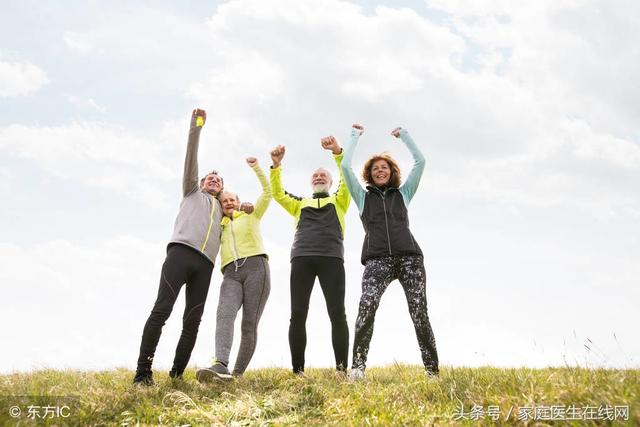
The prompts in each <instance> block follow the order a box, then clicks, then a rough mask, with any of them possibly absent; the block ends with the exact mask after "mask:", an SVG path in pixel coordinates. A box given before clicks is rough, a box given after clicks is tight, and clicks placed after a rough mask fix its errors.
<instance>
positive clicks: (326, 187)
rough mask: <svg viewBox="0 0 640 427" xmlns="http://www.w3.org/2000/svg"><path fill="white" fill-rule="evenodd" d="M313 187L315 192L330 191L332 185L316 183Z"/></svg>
mask: <svg viewBox="0 0 640 427" xmlns="http://www.w3.org/2000/svg"><path fill="white" fill-rule="evenodd" d="M312 188H313V192H314V193H328V192H329V188H331V187H330V186H329V185H327V184H317V185H314V186H313V187H312Z"/></svg>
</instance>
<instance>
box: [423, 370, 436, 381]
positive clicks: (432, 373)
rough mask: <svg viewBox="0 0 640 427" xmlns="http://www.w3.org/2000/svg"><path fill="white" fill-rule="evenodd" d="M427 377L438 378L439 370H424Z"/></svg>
mask: <svg viewBox="0 0 640 427" xmlns="http://www.w3.org/2000/svg"><path fill="white" fill-rule="evenodd" d="M424 373H425V375H426V376H427V378H434V379H435V378H438V375H439V374H438V370H437V369H435V370H434V369H432V368H425V370H424Z"/></svg>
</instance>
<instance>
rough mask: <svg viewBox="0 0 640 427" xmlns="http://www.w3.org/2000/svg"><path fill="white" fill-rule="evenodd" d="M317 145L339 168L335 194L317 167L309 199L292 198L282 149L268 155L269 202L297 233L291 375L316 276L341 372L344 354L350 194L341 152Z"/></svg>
mask: <svg viewBox="0 0 640 427" xmlns="http://www.w3.org/2000/svg"><path fill="white" fill-rule="evenodd" d="M321 143H322V147H323V148H324V149H326V150H330V151H331V152H332V153H333V157H334V159H335V161H336V164H337V166H338V171H339V174H340V183H339V184H338V191H336V192H335V193H333V194H329V190H330V188H331V184H332V179H331V174H330V173H329V172H328V171H327V170H325V169H322V168H320V169H317V170H316V171H315V172H314V173H313V175H312V176H311V185H312V188H313V195H312V196H311V197H306V198H303V197H297V196H294V195H292V194H290V193H287V192H286V191H284V189H283V187H282V180H281V171H282V168H281V166H280V164H281V162H282V159H283V158H284V154H285V147H284V146H282V145H279V146H277V147H276V148H275V149H274V150H273V151H271V160H272V162H273V165H272V166H271V193H272V195H273V198H274V199H275V200H276V201H277V202H278V203H279V204H280V205H281V206H282V207H283V208H284V209H285V210H286V211H287V212H288V213H289V214H291V215H292V216H293V217H294V219H295V221H294V224H295V227H296V232H295V236H294V240H293V245H292V247H291V277H290V290H291V320H290V324H289V347H290V349H291V363H292V365H293V372H294V373H296V374H300V375H302V374H303V373H304V363H305V360H304V352H305V347H306V345H307V333H306V328H305V323H306V320H307V313H308V311H309V298H310V297H311V290H312V289H313V285H314V283H315V279H316V277H317V278H318V280H319V281H320V286H321V288H322V293H323V295H324V298H325V301H326V304H327V311H328V312H329V318H330V319H331V338H332V343H333V351H334V355H335V360H336V369H337V370H339V371H342V372H344V370H345V369H346V367H347V357H348V356H347V355H348V351H349V329H348V326H347V318H346V314H345V309H344V285H345V283H344V282H345V280H344V277H345V274H344V244H343V238H344V215H345V213H346V212H347V209H348V208H349V203H350V202H351V196H350V195H349V191H348V190H347V187H346V185H345V183H344V180H343V179H342V172H341V171H340V163H341V162H342V148H341V147H340V145H339V144H338V141H337V140H336V139H335V138H333V137H328V138H323V139H322V141H321Z"/></svg>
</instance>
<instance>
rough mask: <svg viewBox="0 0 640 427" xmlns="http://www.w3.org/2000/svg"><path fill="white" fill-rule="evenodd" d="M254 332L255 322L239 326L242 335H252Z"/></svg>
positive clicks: (243, 323)
mask: <svg viewBox="0 0 640 427" xmlns="http://www.w3.org/2000/svg"><path fill="white" fill-rule="evenodd" d="M255 330H256V324H255V322H242V325H240V331H242V334H243V335H247V334H253V333H254V331H255Z"/></svg>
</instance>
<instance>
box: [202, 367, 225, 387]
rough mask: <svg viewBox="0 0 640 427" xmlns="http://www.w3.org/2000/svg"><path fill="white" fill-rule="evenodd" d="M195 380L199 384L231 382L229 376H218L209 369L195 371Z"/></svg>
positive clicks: (218, 374)
mask: <svg viewBox="0 0 640 427" xmlns="http://www.w3.org/2000/svg"><path fill="white" fill-rule="evenodd" d="M196 380H198V382H200V383H205V384H206V383H212V382H216V381H231V380H233V376H232V375H229V374H220V373H218V372H216V371H213V370H211V369H198V370H197V371H196Z"/></svg>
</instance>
